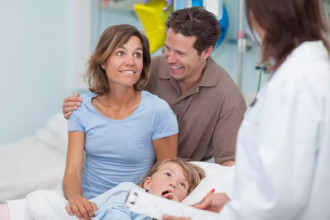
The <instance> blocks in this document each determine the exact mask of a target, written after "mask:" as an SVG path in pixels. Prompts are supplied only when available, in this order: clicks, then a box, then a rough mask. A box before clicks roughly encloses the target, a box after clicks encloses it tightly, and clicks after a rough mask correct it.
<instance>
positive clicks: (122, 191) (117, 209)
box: [90, 182, 151, 220]
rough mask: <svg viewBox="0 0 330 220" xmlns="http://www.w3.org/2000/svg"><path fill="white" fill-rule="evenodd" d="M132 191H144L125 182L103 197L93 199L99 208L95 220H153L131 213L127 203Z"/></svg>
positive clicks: (103, 194)
mask: <svg viewBox="0 0 330 220" xmlns="http://www.w3.org/2000/svg"><path fill="white" fill-rule="evenodd" d="M130 189H138V190H141V191H144V189H142V188H141V187H139V186H137V185H136V184H134V183H130V182H124V183H121V184H119V185H118V186H116V187H115V188H113V189H111V190H108V191H106V192H104V193H102V194H101V195H99V196H97V197H95V198H93V199H91V200H90V201H91V202H94V203H95V204H96V206H97V208H98V210H97V211H96V212H95V217H94V218H92V219H93V220H103V219H111V220H151V218H149V217H146V216H143V215H140V214H137V213H134V212H130V211H129V210H128V209H127V208H126V206H125V201H126V197H127V195H128V192H129V190H130Z"/></svg>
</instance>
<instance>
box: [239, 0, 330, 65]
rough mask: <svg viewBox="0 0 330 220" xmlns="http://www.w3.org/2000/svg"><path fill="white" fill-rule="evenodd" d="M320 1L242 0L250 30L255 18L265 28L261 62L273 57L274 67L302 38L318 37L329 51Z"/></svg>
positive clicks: (325, 22)
mask: <svg viewBox="0 0 330 220" xmlns="http://www.w3.org/2000/svg"><path fill="white" fill-rule="evenodd" d="M321 4H322V3H321V0H294V1H288V0H262V1H260V0H245V12H246V17H247V20H248V24H249V27H250V29H251V30H252V29H253V21H255V22H256V23H257V24H258V25H259V26H260V27H261V28H262V29H263V30H264V31H265V35H264V39H263V41H262V57H261V63H265V62H268V61H270V60H274V61H275V63H274V64H273V66H271V68H270V70H272V71H274V70H276V69H277V68H278V67H279V66H280V65H281V64H282V63H283V62H284V61H285V59H286V58H287V56H288V55H289V54H290V53H291V52H292V51H293V50H294V49H295V48H296V47H297V46H299V45H300V44H302V43H303V42H305V41H317V40H321V41H322V42H323V44H324V46H325V47H326V48H327V50H328V51H330V47H329V41H328V39H327V35H328V36H329V26H328V24H327V20H326V17H325V14H324V12H325V11H324V10H323V9H322V8H321Z"/></svg>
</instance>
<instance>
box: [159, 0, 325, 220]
mask: <svg viewBox="0 0 330 220" xmlns="http://www.w3.org/2000/svg"><path fill="white" fill-rule="evenodd" d="M245 2H246V15H247V19H248V23H249V25H250V28H251V29H252V28H253V29H254V30H256V32H257V33H258V35H259V36H260V38H261V40H262V45H261V51H262V56H261V63H265V62H269V61H270V63H271V65H270V69H269V70H270V71H271V74H272V75H271V79H270V81H269V82H268V84H267V85H266V86H265V87H264V88H263V90H262V91H261V92H260V93H259V94H258V96H257V98H256V100H255V102H254V103H253V104H252V105H251V106H250V108H249V109H248V110H247V112H246V114H245V116H244V120H243V122H242V125H241V127H240V130H239V134H238V140H237V151H236V165H237V168H236V177H235V178H236V179H235V184H234V194H233V197H232V199H231V201H229V202H228V197H226V195H225V194H211V195H210V196H209V197H207V199H205V200H204V202H203V203H202V204H199V205H195V207H197V208H202V209H207V210H211V211H215V212H219V211H220V210H221V209H222V210H221V212H220V214H219V217H218V218H217V219H219V220H220V219H226V220H234V219H235V220H238V219H253V220H261V219H263V220H265V219H267V220H279V219H286V220H291V219H299V220H310V219H317V220H329V219H330V209H329V207H330V206H329V205H330V57H329V52H330V47H329V42H328V39H326V38H327V36H328V37H329V36H330V35H329V34H330V33H329V28H328V27H327V26H326V20H325V19H324V17H323V16H322V15H323V13H322V12H323V11H322V10H321V5H320V4H321V1H319V0H295V1H287V0H264V1H260V0H245ZM219 178H220V177H219ZM164 219H165V220H169V219H184V218H174V217H168V216H167V217H164Z"/></svg>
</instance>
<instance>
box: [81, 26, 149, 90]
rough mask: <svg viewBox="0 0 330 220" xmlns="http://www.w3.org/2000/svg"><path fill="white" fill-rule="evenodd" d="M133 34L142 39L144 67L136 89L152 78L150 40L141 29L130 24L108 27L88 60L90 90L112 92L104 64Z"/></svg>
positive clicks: (141, 87) (86, 75)
mask: <svg viewBox="0 0 330 220" xmlns="http://www.w3.org/2000/svg"><path fill="white" fill-rule="evenodd" d="M132 36H136V37H138V38H139V39H140V41H141V44H142V53H143V55H142V56H143V69H142V72H141V76H140V78H139V80H138V81H137V82H136V83H135V84H134V89H135V90H138V91H141V90H142V89H143V88H144V87H145V86H146V85H147V83H148V81H149V78H150V62H151V57H150V50H149V41H148V39H147V37H146V36H144V35H143V34H142V33H141V32H140V31H139V30H137V29H136V28H135V27H134V26H131V25H128V24H120V25H114V26H110V27H108V28H107V29H106V30H105V31H104V32H103V33H102V35H101V37H100V39H99V41H98V43H97V46H96V48H95V50H94V53H93V54H92V55H91V57H90V59H89V61H88V69H87V71H86V74H85V77H86V78H87V80H88V85H89V90H90V91H92V92H94V93H96V94H98V95H103V94H105V93H108V92H110V89H111V88H110V87H109V83H108V77H107V74H106V72H105V70H104V69H102V64H105V63H106V61H107V59H108V58H109V57H110V56H111V55H112V53H113V52H114V51H115V50H116V49H117V48H118V47H120V46H123V45H124V44H126V43H127V42H128V41H129V40H130V38H131V37H132Z"/></svg>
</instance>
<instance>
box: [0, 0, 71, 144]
mask: <svg viewBox="0 0 330 220" xmlns="http://www.w3.org/2000/svg"><path fill="white" fill-rule="evenodd" d="M70 10H72V5H71V3H70V1H67V0H57V1H51V0H44V1H37V0H22V1H0V82H1V86H0V103H1V108H0V144H5V143H9V142H13V141H17V140H19V139H21V138H23V137H25V136H29V135H32V134H34V133H35V131H36V129H38V128H42V127H43V126H44V125H45V122H46V120H47V119H48V118H49V117H50V116H51V115H52V114H54V113H55V112H57V111H60V109H61V103H62V100H63V98H64V97H66V96H68V95H69V94H71V92H72V88H71V87H72V86H71V84H72V79H71V78H72V76H71V75H72V74H70V72H71V71H70V66H71V65H70V62H71V60H72V56H71V55H70V53H71V52H70V51H72V50H71V47H72V44H71V42H70V40H71V35H72V33H71V25H72V24H71V23H70V20H71V19H70V17H71V16H72V15H71V13H70Z"/></svg>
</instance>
